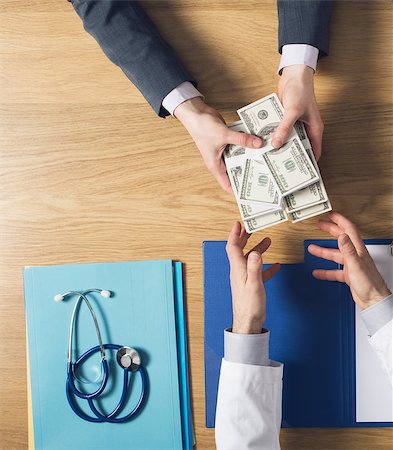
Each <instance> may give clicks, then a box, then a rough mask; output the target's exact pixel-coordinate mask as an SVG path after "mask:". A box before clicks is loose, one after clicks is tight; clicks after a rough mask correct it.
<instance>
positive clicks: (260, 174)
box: [224, 94, 332, 233]
mask: <svg viewBox="0 0 393 450" xmlns="http://www.w3.org/2000/svg"><path fill="white" fill-rule="evenodd" d="M237 113H238V114H239V116H240V118H241V120H240V121H238V122H235V123H233V124H231V125H229V128H231V129H232V130H235V131H243V132H246V133H251V134H254V135H256V136H260V137H261V138H263V139H264V140H265V143H266V144H265V146H264V147H262V148H261V149H257V150H255V149H248V148H244V147H240V146H237V145H228V146H227V147H226V149H225V151H224V159H225V163H226V167H227V172H228V176H229V179H230V180H231V184H232V189H233V192H234V194H235V197H236V201H237V203H238V206H239V210H240V214H241V216H242V219H243V222H244V225H245V228H246V231H247V232H248V233H253V232H254V231H258V230H261V229H263V228H267V227H270V226H273V225H277V224H279V223H281V222H286V221H287V220H288V217H290V219H291V221H292V222H293V223H296V222H300V221H301V220H305V219H309V218H310V217H314V216H317V215H318V214H323V213H325V212H327V211H330V210H331V209H332V207H331V204H330V202H329V199H328V196H327V193H326V189H325V186H324V184H323V181H322V177H321V173H320V171H319V168H318V164H317V162H316V160H315V157H314V153H313V151H312V148H311V144H310V141H309V139H308V136H307V133H306V130H305V128H304V125H303V123H302V122H296V124H295V126H294V128H293V131H292V133H291V135H290V137H289V139H288V140H287V142H286V143H285V144H284V145H283V146H282V147H281V148H280V149H278V150H276V149H274V148H273V146H272V145H271V138H272V134H273V132H274V130H275V129H276V128H277V126H278V125H279V123H280V121H281V120H282V118H283V115H284V113H283V106H282V105H281V102H280V100H279V98H278V97H277V95H276V94H270V95H268V96H267V97H264V98H262V99H261V100H257V101H256V102H254V103H251V104H250V105H247V106H244V107H243V108H241V109H239V110H238V111H237Z"/></svg>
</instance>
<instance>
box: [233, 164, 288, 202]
mask: <svg viewBox="0 0 393 450" xmlns="http://www.w3.org/2000/svg"><path fill="white" fill-rule="evenodd" d="M239 198H240V200H248V201H252V202H260V203H264V204H268V205H273V206H280V204H281V202H280V197H279V195H278V192H277V189H276V185H275V183H274V181H273V179H272V175H271V172H270V170H269V168H268V166H267V164H266V162H265V161H264V160H263V159H261V160H256V159H246V160H245V164H244V167H243V172H242V183H241V189H240V192H239Z"/></svg>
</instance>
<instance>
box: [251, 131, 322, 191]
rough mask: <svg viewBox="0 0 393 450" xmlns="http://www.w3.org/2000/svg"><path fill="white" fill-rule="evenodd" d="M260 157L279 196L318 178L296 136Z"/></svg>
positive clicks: (296, 189)
mask: <svg viewBox="0 0 393 450" xmlns="http://www.w3.org/2000/svg"><path fill="white" fill-rule="evenodd" d="M262 158H263V159H264V160H265V162H266V164H267V166H268V168H269V170H270V172H271V174H272V176H273V180H274V182H275V183H276V187H277V190H278V194H279V195H280V196H281V197H285V196H286V195H289V194H291V193H292V192H295V191H299V190H300V189H303V188H304V187H306V186H309V185H310V184H313V183H315V182H317V181H319V179H320V178H319V173H318V171H317V170H316V169H315V167H314V165H313V163H312V162H311V160H310V157H309V156H308V154H307V152H306V150H305V149H304V147H303V144H302V143H301V141H300V139H299V138H298V137H297V136H295V137H294V138H293V139H292V140H290V141H288V142H287V143H286V144H285V145H283V146H282V147H281V148H280V149H279V150H269V151H267V152H266V153H263V154H262ZM243 183H244V178H243Z"/></svg>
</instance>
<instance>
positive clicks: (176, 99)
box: [162, 81, 203, 116]
mask: <svg viewBox="0 0 393 450" xmlns="http://www.w3.org/2000/svg"><path fill="white" fill-rule="evenodd" d="M195 97H202V98H203V95H202V94H201V93H200V92H199V91H198V89H196V88H195V86H194V85H193V84H192V83H190V82H189V81H185V82H184V83H181V84H179V86H177V87H176V88H175V89H173V90H172V91H171V92H170V93H169V94H168V95H167V96H166V97H165V98H164V100H163V101H162V106H163V107H164V108H165V109H166V110H167V111H168V112H169V114H172V116H173V112H174V111H175V109H176V108H177V107H178V106H179V105H181V104H182V103H184V102H185V101H187V100H190V98H195Z"/></svg>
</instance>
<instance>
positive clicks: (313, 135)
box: [305, 119, 324, 161]
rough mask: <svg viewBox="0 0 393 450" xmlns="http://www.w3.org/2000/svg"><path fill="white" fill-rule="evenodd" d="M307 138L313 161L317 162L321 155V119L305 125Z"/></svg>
mask: <svg viewBox="0 0 393 450" xmlns="http://www.w3.org/2000/svg"><path fill="white" fill-rule="evenodd" d="M305 126H306V131H307V134H308V137H309V138H310V142H311V146H312V150H313V152H314V155H315V159H316V160H317V161H318V160H319V158H320V157H321V155H322V136H323V128H324V127H323V122H322V120H321V119H319V120H317V121H315V123H312V124H309V125H308V124H305Z"/></svg>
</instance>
